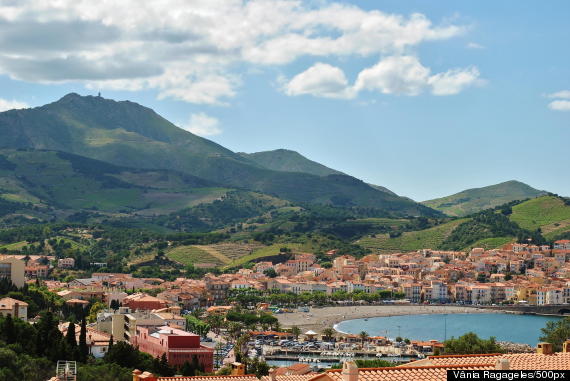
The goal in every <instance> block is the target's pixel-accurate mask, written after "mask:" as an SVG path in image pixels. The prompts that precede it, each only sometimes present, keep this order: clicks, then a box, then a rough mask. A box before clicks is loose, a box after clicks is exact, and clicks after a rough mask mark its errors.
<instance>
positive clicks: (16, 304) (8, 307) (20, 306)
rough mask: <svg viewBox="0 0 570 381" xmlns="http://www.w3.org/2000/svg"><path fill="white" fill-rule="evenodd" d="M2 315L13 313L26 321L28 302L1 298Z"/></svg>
mask: <svg viewBox="0 0 570 381" xmlns="http://www.w3.org/2000/svg"><path fill="white" fill-rule="evenodd" d="M0 315H2V316H8V315H11V316H12V317H14V318H19V319H22V320H24V321H26V320H28V303H26V302H22V301H20V300H17V299H12V298H2V299H0Z"/></svg>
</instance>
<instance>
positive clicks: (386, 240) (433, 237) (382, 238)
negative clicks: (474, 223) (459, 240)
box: [356, 219, 467, 252]
mask: <svg viewBox="0 0 570 381" xmlns="http://www.w3.org/2000/svg"><path fill="white" fill-rule="evenodd" d="M465 221H467V219H459V220H455V221H451V222H448V223H446V224H442V225H439V226H435V227H433V228H430V229H426V230H419V231H414V232H405V233H404V234H402V235H401V236H400V237H397V238H390V236H389V235H388V234H379V235H376V237H364V238H361V239H359V240H358V241H356V243H357V244H359V245H361V246H363V247H365V248H368V249H371V250H374V251H386V252H397V251H413V250H420V249H436V248H437V247H438V246H439V245H441V243H442V242H443V241H444V240H445V238H447V236H448V235H449V234H451V232H452V231H453V230H454V229H455V228H456V227H457V226H459V225H460V224H462V223H463V222H465Z"/></svg>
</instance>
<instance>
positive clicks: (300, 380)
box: [258, 372, 316, 381]
mask: <svg viewBox="0 0 570 381" xmlns="http://www.w3.org/2000/svg"><path fill="white" fill-rule="evenodd" d="M315 376H316V373H313V372H311V373H307V374H278V375H276V376H275V379H276V381H309V380H310V379H312V378H313V377H315ZM270 380H271V378H270V377H269V376H263V377H261V381H270ZM258 381H259V380H258Z"/></svg>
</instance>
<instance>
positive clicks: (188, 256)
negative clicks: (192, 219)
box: [166, 246, 230, 266]
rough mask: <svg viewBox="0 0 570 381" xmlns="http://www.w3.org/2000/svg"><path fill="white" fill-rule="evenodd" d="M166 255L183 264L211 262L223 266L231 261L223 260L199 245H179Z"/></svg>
mask: <svg viewBox="0 0 570 381" xmlns="http://www.w3.org/2000/svg"><path fill="white" fill-rule="evenodd" d="M166 256H167V257H168V258H169V259H171V260H173V261H175V262H178V263H181V264H183V265H196V264H203V263H211V264H213V265H215V266H221V265H224V264H225V263H227V262H229V261H230V260H228V261H227V262H226V261H222V260H221V259H220V258H218V257H217V256H214V255H212V254H211V253H209V252H208V251H206V250H204V249H202V248H200V247H197V246H178V247H175V248H174V249H172V250H169V251H168V252H167V253H166Z"/></svg>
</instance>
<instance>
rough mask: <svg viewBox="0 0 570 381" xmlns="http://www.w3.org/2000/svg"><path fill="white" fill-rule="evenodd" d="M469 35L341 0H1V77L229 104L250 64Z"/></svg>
mask: <svg viewBox="0 0 570 381" xmlns="http://www.w3.org/2000/svg"><path fill="white" fill-rule="evenodd" d="M464 31H465V28H464V27H462V26H458V25H448V24H446V25H434V24H433V23H432V22H431V21H430V20H429V19H428V18H427V17H426V16H424V15H422V14H412V15H409V16H405V15H400V14H390V13H384V12H381V11H378V10H363V9H361V8H359V7H357V6H354V5H349V4H344V3H340V2H338V3H337V2H332V1H310V2H308V1H302V0H249V1H243V0H155V1H139V0H121V1H118V2H117V1H114V0H101V1H92V0H51V1H47V0H18V1H8V2H1V1H0V74H4V75H9V76H10V77H11V78H14V79H19V80H26V81H31V82H40V83H61V82H68V81H74V82H82V83H85V84H86V85H87V86H89V87H92V88H98V89H123V90H142V89H153V90H156V91H157V92H158V96H159V97H160V98H173V99H179V100H182V101H186V102H191V103H203V104H224V103H226V102H227V101H228V99H231V98H232V97H234V96H235V95H236V94H237V90H238V88H239V86H240V85H241V83H242V79H241V77H240V75H239V73H240V72H243V68H244V66H245V67H246V68H247V67H248V66H256V65H285V64H288V63H291V62H293V61H295V60H296V59H298V58H301V57H307V56H308V57H317V58H319V57H320V58H321V59H323V58H324V57H341V58H344V57H348V58H350V57H352V56H358V57H362V56H364V57H367V56H373V55H379V54H382V55H383V56H401V55H407V54H410V50H413V49H414V48H415V47H416V46H418V45H419V44H421V43H423V42H425V41H435V40H445V39H449V38H452V37H454V36H457V35H459V34H461V33H463V32H464ZM38 41H39V42H41V44H40V43H39V42H38ZM339 70H340V69H339ZM337 75H338V73H337ZM339 78H340V77H338V78H337V79H339ZM329 85H330V84H329ZM411 87H413V85H412V86H411ZM387 88H388V87H387ZM404 90H405V91H415V90H412V89H411V88H408V89H404ZM322 94H323V95H322V96H336V95H334V94H336V93H334V92H331V91H325V92H324V93H322Z"/></svg>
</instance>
